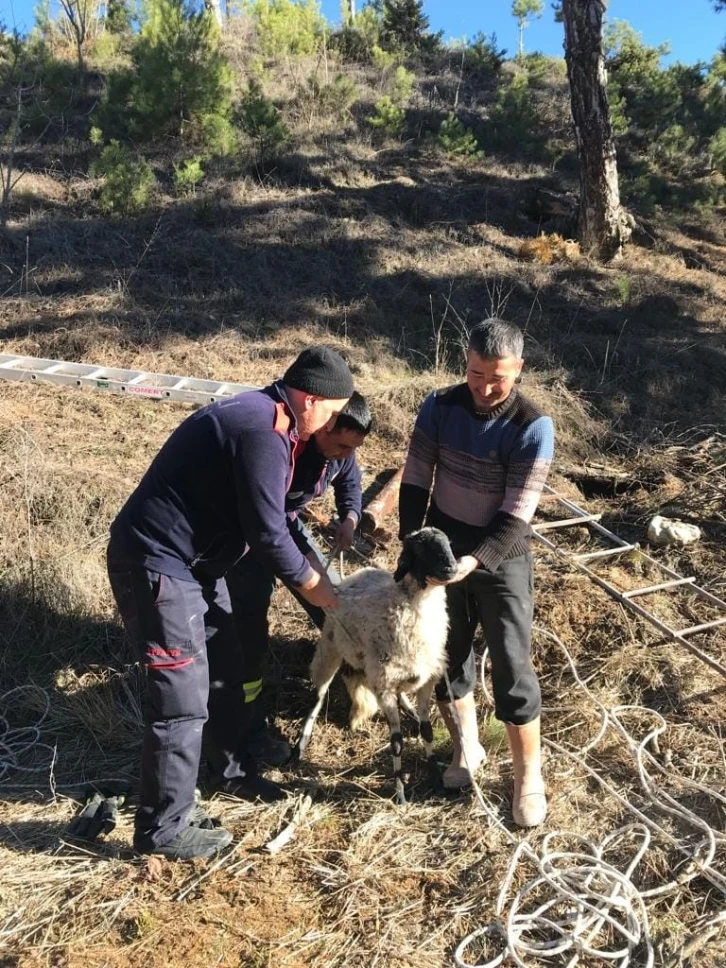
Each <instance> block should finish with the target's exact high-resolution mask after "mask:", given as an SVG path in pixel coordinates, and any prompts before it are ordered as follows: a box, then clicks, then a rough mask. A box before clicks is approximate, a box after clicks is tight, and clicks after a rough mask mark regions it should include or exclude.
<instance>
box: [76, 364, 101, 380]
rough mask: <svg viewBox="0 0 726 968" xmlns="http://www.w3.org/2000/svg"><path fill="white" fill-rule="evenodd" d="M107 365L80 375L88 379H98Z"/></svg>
mask: <svg viewBox="0 0 726 968" xmlns="http://www.w3.org/2000/svg"><path fill="white" fill-rule="evenodd" d="M106 369H107V367H105V366H99V367H98V369H96V370H91V372H90V373H79V376H83V377H85V379H86V380H98V379H99V378H100V377H102V376H103V374H104V373H105V372H106Z"/></svg>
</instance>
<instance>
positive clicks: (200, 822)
mask: <svg viewBox="0 0 726 968" xmlns="http://www.w3.org/2000/svg"><path fill="white" fill-rule="evenodd" d="M187 823H188V824H189V826H190V827H200V828H201V829H202V830H216V829H217V828H218V827H221V826H222V821H221V820H216V819H215V818H214V817H210V816H209V814H208V813H207V811H206V810H205V809H204V807H203V806H202V805H201V803H199V801H197V802H196V803H195V804H194V806H193V807H192V809H191V811H190V813H189V816H188V817H187Z"/></svg>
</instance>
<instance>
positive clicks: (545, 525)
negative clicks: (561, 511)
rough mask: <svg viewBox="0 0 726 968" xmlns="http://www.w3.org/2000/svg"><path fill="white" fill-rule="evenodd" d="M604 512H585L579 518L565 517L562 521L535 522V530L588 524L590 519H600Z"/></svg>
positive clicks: (549, 529)
mask: <svg viewBox="0 0 726 968" xmlns="http://www.w3.org/2000/svg"><path fill="white" fill-rule="evenodd" d="M601 517H602V514H583V515H582V516H581V517H579V518H564V519H563V520H562V521H543V522H542V523H541V524H535V525H534V526H533V528H532V530H533V531H551V530H552V529H553V528H570V527H572V525H573V524H587V522H588V521H599V520H600V518H601Z"/></svg>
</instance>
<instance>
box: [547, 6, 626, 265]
mask: <svg viewBox="0 0 726 968" xmlns="http://www.w3.org/2000/svg"><path fill="white" fill-rule="evenodd" d="M605 6H606V4H605V2H604V0H563V3H562V13H563V18H564V23H565V60H566V61H567V76H568V78H569V80H570V99H571V102H572V119H573V121H574V124H575V137H576V140H577V154H578V157H579V160H580V214H579V224H578V237H579V241H580V245H581V246H582V248H583V250H584V251H585V252H587V253H589V254H591V255H593V256H595V257H596V258H600V259H613V258H617V257H618V256H619V255H620V254H621V250H622V244H623V242H624V241H626V239H627V235H628V233H627V230H626V229H625V226H624V221H623V212H622V209H621V207H620V191H619V188H618V168H617V162H616V158H615V144H614V142H613V133H612V126H611V124H610V105H609V102H608V93H607V74H606V71H605V58H604V55H603V49H602V19H603V14H604V12H605Z"/></svg>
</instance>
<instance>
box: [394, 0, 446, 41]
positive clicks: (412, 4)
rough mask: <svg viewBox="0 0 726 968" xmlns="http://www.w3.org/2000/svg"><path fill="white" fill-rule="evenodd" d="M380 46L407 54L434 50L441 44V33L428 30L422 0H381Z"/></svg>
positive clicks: (427, 19)
mask: <svg viewBox="0 0 726 968" xmlns="http://www.w3.org/2000/svg"><path fill="white" fill-rule="evenodd" d="M382 8H383V16H382V21H381V47H383V48H384V49H385V50H392V51H401V52H403V53H406V54H415V53H418V52H421V53H428V54H432V53H434V52H435V51H436V50H438V48H439V47H440V46H441V37H442V33H441V32H440V33H438V34H432V33H431V32H430V31H429V18H428V17H427V16H426V15H425V14H424V12H423V0H382Z"/></svg>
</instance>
